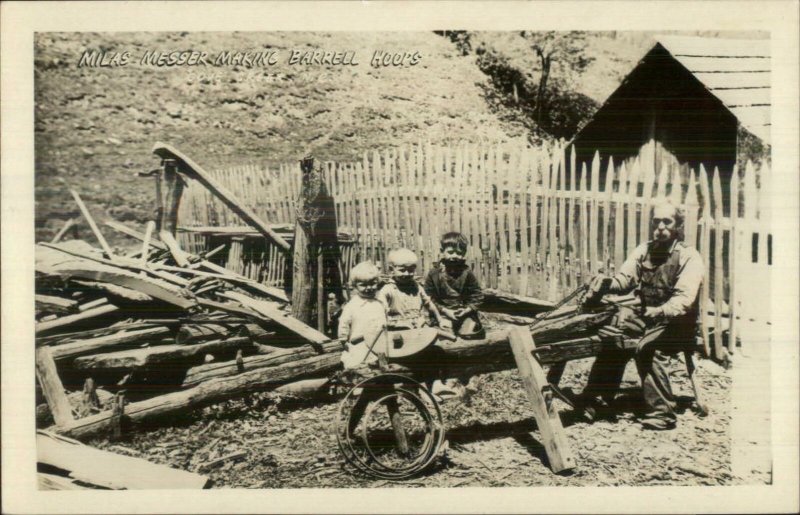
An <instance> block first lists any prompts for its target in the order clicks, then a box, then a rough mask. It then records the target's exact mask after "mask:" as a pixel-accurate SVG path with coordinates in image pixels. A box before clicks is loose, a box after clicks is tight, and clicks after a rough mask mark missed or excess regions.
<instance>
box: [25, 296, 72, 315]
mask: <svg viewBox="0 0 800 515" xmlns="http://www.w3.org/2000/svg"><path fill="white" fill-rule="evenodd" d="M34 300H35V301H36V310H37V311H45V312H47V313H57V314H64V313H72V312H74V311H75V310H76V309H77V308H78V302H77V301H74V300H70V299H63V298H61V297H54V296H52V295H35V296H34Z"/></svg>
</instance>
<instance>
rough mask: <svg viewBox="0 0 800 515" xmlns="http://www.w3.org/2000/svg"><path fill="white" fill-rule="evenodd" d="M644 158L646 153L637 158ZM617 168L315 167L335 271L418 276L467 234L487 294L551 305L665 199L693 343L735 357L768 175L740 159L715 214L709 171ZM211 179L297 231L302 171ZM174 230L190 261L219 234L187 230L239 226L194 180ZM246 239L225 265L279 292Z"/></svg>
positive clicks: (382, 163) (538, 159)
mask: <svg viewBox="0 0 800 515" xmlns="http://www.w3.org/2000/svg"><path fill="white" fill-rule="evenodd" d="M648 145H650V146H652V144H648ZM648 149H649V150H648ZM651 151H652V152H654V151H655V150H654V148H649V147H647V148H645V149H644V150H643V154H642V155H649V154H647V152H651ZM619 162H620V164H619V165H615V161H614V160H613V159H608V160H606V161H605V163H604V164H603V169H601V160H600V156H599V154H597V153H596V154H595V156H594V158H593V159H592V160H591V162H590V163H588V166H586V164H585V163H581V164H580V165H578V164H577V163H576V158H575V153H574V149H572V148H570V150H569V152H568V153H566V152H564V149H563V146H561V145H553V146H545V147H542V148H520V147H504V146H501V145H492V146H480V145H472V144H459V145H456V146H447V147H439V146H433V145H431V144H425V145H423V144H418V145H414V146H410V147H402V148H396V149H388V150H384V151H382V152H378V151H375V152H367V153H364V154H363V156H362V158H361V159H360V160H359V161H358V162H355V163H334V162H326V163H323V164H322V166H323V170H324V173H323V178H324V181H325V182H326V184H327V187H328V191H329V193H330V194H331V195H332V197H333V199H334V203H335V211H336V220H337V225H338V227H339V231H340V233H343V234H345V235H347V238H346V239H345V240H344V242H343V243H342V244H341V263H340V266H341V268H342V271H343V274H344V275H345V277H346V276H347V274H348V272H349V270H350V268H352V267H353V266H354V265H355V264H356V263H357V262H358V261H361V260H372V261H375V262H376V263H377V264H378V265H379V266H381V267H383V268H384V270H385V262H386V257H387V254H388V252H389V251H390V250H391V249H392V248H397V247H401V246H404V247H408V248H410V249H411V250H413V251H415V252H416V253H417V255H418V257H419V271H420V273H423V272H425V271H427V270H430V269H431V267H433V266H434V265H435V263H436V261H437V259H438V254H439V237H440V236H441V235H442V233H444V232H446V231H450V230H455V231H460V232H462V233H463V234H464V235H465V236H466V237H467V240H468V242H469V248H468V254H467V257H468V261H469V263H470V265H471V266H472V268H473V270H474V271H475V274H476V275H477V277H478V278H479V279H480V281H481V283H482V284H483V285H484V286H485V287H492V288H497V287H499V288H501V289H503V290H506V291H508V292H510V293H516V294H520V295H527V296H533V297H538V298H543V299H547V300H551V301H557V300H559V299H560V298H562V297H563V296H564V295H566V294H567V293H569V291H571V290H572V289H574V288H575V287H577V286H578V285H580V284H583V283H585V282H586V281H588V279H589V278H591V277H592V276H594V275H595V274H597V273H599V272H600V271H605V272H606V273H613V271H615V270H618V269H619V267H620V266H621V265H622V263H623V262H624V260H625V258H626V257H627V256H628V255H629V254H630V253H631V252H632V251H633V249H634V248H635V247H636V246H637V245H640V244H642V243H643V242H645V241H647V240H648V239H649V238H650V232H651V229H650V224H649V219H650V210H651V208H652V206H653V205H654V204H655V203H657V202H658V201H659V200H662V199H665V198H669V199H670V200H672V202H673V203H675V204H677V205H679V206H680V207H681V208H682V209H683V210H684V213H685V239H686V242H687V244H689V245H692V246H694V247H696V248H697V249H698V250H699V251H700V253H701V255H702V256H703V259H704V263H705V266H706V274H705V280H704V282H703V286H702V291H701V295H700V303H701V312H702V313H703V316H702V317H701V321H702V330H701V334H702V338H703V342H704V345H706V346H708V347H707V348H708V349H709V351H710V352H711V353H712V354H713V355H714V356H715V357H717V358H719V359H724V357H725V353H726V352H734V353H735V352H736V348H737V346H738V345H745V344H743V343H741V341H743V340H745V339H746V338H737V335H739V336H741V335H746V334H747V325H748V324H749V323H753V322H760V323H765V322H767V321H768V319H769V309H768V304H767V303H764V302H763V301H759V299H764V298H768V297H765V296H764V292H768V291H769V265H770V264H771V255H772V254H771V253H772V251H773V249H772V248H771V245H772V238H771V235H770V230H769V220H768V218H767V215H768V210H767V206H768V197H767V195H768V189H767V188H768V181H769V175H770V170H769V167H768V165H764V166H763V167H762V168H761V169H760V170H759V169H756V167H755V166H754V165H753V164H752V163H751V162H748V163H747V164H746V166H745V167H743V169H742V170H736V171H734V173H733V176H732V179H731V181H730V183H729V184H730V186H727V183H728V181H725V183H726V186H727V188H728V190H727V193H729V194H730V195H729V198H730V199H731V201H730V207H729V208H728V209H727V211H728V212H727V213H726V212H725V211H726V209H725V207H724V205H723V197H725V193H726V191H723V190H724V187H723V181H722V178H721V176H720V172H719V171H718V170H716V169H715V170H713V171H712V172H713V174H711V175H710V174H709V173H708V171H706V170H705V169H704V168H703V167H702V166H700V168H699V169H688V167H686V166H685V165H684V167H680V166H679V165H678V164H677V163H673V162H668V161H664V162H663V163H659V166H658V167H656V166H654V160H653V159H642V158H641V157H639V158H636V159H629V160H626V161H624V162H623V161H622V160H620V161H619ZM214 173H215V178H216V179H217V180H219V181H220V182H221V183H222V184H224V185H225V186H226V187H227V188H229V189H230V190H231V191H232V192H233V193H234V195H236V196H237V198H238V199H239V200H240V201H241V202H243V203H244V204H245V205H247V207H249V208H251V209H252V210H253V211H254V212H255V213H256V214H258V215H259V216H260V217H261V218H263V219H264V220H267V221H268V222H269V223H271V224H294V222H295V207H296V199H297V198H298V197H299V192H300V171H299V164H297V163H295V164H291V165H280V166H277V167H275V166H259V165H248V166H240V167H234V168H229V169H224V170H218V171H216V172H214ZM759 184H760V187H758V185H759ZM726 198H727V197H726ZM179 220H180V225H181V228H182V232H181V233H180V235H179V236H180V241H181V244H182V245H185V246H186V248H187V249H189V250H192V251H193V252H201V251H203V250H207V249H210V248H213V247H215V246H218V245H219V235H217V237H216V238H212V237H211V236H210V234H211V231H209V232H208V233H204V232H203V231H202V230H191V229H192V228H193V227H194V228H195V229H197V228H207V227H213V226H242V225H243V222H242V221H241V220H240V219H239V218H238V217H237V216H236V215H235V214H233V213H232V212H231V211H230V210H229V209H228V208H227V207H226V206H224V205H223V204H222V203H221V202H220V201H219V200H218V199H216V198H214V197H213V196H211V195H210V193H209V192H208V191H206V190H205V189H203V188H202V186H201V185H199V184H195V183H194V182H192V183H190V184H189V185H188V187H187V188H186V190H185V192H184V197H183V202H182V204H181V206H180V211H179ZM248 234H249V235H248ZM248 234H239V235H237V236H236V238H235V239H233V240H232V241H231V244H230V245H229V252H228V256H227V266H229V267H230V268H232V269H235V270H237V271H240V272H242V273H245V274H246V275H248V276H250V277H252V278H254V279H256V280H259V281H262V282H264V283H266V284H269V285H273V286H281V285H282V284H283V276H284V270H285V267H286V261H285V257H284V255H283V253H282V252H280V251H279V249H277V248H275V247H274V246H272V245H270V244H269V243H267V242H264V241H263V238H262V239H259V238H257V237H256V236H255V235H254V234H252V231H251V232H250V233H248ZM251 238H255V239H257V240H258V241H260V243H259V244H257V245H256V244H252V243H251V242H250V241H249V240H250V239H251ZM765 306H766V307H765ZM726 343H727V351H726Z"/></svg>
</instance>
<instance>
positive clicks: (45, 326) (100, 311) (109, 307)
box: [36, 304, 119, 334]
mask: <svg viewBox="0 0 800 515" xmlns="http://www.w3.org/2000/svg"><path fill="white" fill-rule="evenodd" d="M118 310H119V308H118V307H117V306H115V305H113V304H105V305H103V306H99V307H96V308H94V309H89V310H87V311H84V312H82V313H76V314H74V315H67V316H63V317H60V318H56V319H55V320H48V321H47V322H39V323H37V324H36V334H40V333H44V332H47V331H52V330H53V329H59V328H62V327H66V326H69V325H72V324H75V323H77V322H82V321H85V320H89V319H92V318H96V317H101V316H103V315H108V314H109V313H114V312H115V311H118Z"/></svg>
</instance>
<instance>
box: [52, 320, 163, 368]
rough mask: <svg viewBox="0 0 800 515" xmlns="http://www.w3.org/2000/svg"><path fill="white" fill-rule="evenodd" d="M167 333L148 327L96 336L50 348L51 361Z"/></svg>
mask: <svg viewBox="0 0 800 515" xmlns="http://www.w3.org/2000/svg"><path fill="white" fill-rule="evenodd" d="M169 332H170V329H169V328H168V327H150V328H146V329H140V330H138V331H120V332H118V333H115V334H111V335H105V336H98V337H97V338H89V339H85V340H78V341H73V342H70V343H64V344H61V345H54V346H53V347H52V354H53V359H55V360H57V361H58V360H64V359H68V358H75V357H78V356H84V355H86V354H93V353H96V352H99V351H103V350H107V349H109V348H111V347H117V346H120V345H123V344H129V343H140V342H142V341H144V340H151V339H154V338H157V337H160V336H163V335H166V334H168V333H169Z"/></svg>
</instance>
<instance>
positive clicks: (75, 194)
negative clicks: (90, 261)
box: [69, 190, 116, 261]
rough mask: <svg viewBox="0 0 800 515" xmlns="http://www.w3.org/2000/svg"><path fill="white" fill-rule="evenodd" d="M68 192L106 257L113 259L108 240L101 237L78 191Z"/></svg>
mask: <svg viewBox="0 0 800 515" xmlns="http://www.w3.org/2000/svg"><path fill="white" fill-rule="evenodd" d="M69 192H70V193H71V194H72V198H74V199H75V202H76V203H77V204H78V207H79V208H80V210H81V213H82V214H83V218H84V219H85V220H86V223H88V224H89V227H90V228H91V229H92V232H93V233H94V236H95V238H97V241H98V242H100V246H101V247H103V251H104V252H105V253H106V255H107V256H108V259H110V260H111V261H115V260H116V256H114V253H113V252H111V247H109V246H108V242H106V239H105V238H104V237H103V233H101V232H100V228H99V227H97V224H96V223H95V221H94V218H92V215H91V214H90V213H89V210H88V209H87V208H86V205H85V204H84V203H83V200H81V196H80V195H78V192H77V191H75V190H69Z"/></svg>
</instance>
